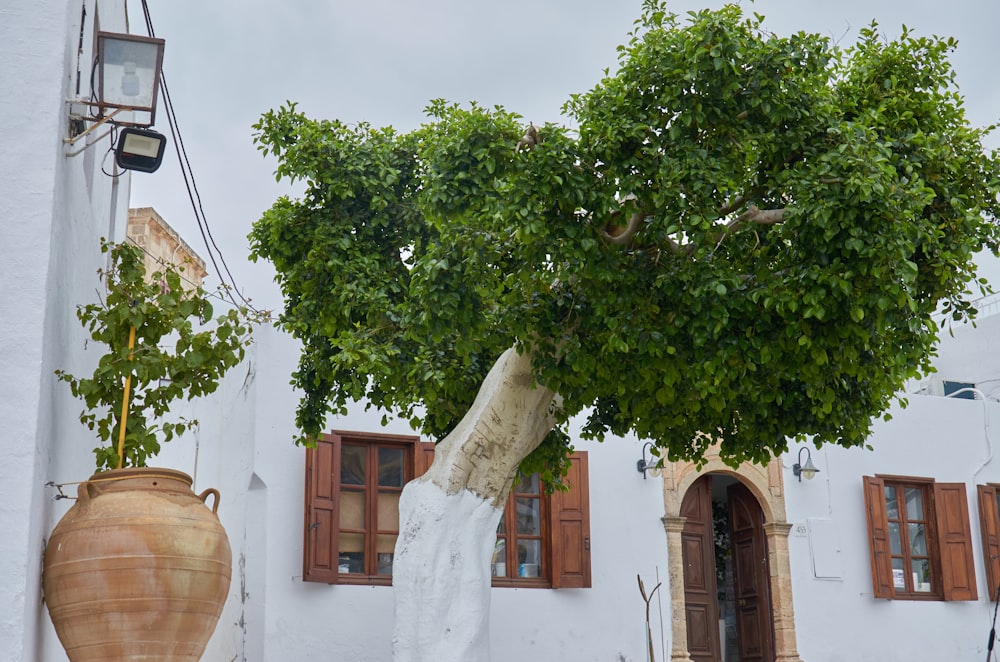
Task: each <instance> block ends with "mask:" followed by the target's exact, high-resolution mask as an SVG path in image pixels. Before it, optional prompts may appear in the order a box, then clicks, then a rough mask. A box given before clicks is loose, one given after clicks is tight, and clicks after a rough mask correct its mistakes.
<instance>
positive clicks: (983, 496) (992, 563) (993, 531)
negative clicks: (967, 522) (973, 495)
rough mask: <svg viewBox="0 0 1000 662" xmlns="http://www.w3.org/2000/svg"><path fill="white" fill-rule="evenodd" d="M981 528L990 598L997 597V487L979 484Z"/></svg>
mask: <svg viewBox="0 0 1000 662" xmlns="http://www.w3.org/2000/svg"><path fill="white" fill-rule="evenodd" d="M978 488H979V528H980V530H981V531H982V532H983V558H984V559H986V584H987V587H988V589H989V598H990V600H995V599H996V598H997V589H998V588H1000V511H998V509H997V488H996V487H994V486H993V485H979V486H978Z"/></svg>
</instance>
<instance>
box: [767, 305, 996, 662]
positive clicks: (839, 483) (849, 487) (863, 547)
mask: <svg viewBox="0 0 1000 662" xmlns="http://www.w3.org/2000/svg"><path fill="white" fill-rule="evenodd" d="M998 329H1000V318H997V317H993V318H989V319H986V320H983V321H982V322H980V324H979V326H978V328H976V329H973V328H971V327H962V328H960V329H958V330H957V331H956V336H955V338H950V337H948V336H945V340H944V345H943V347H942V350H941V354H940V359H939V366H940V367H939V373H938V376H939V377H944V378H946V379H949V380H955V381H969V382H984V383H985V382H987V380H990V379H997V378H1000V356H998V355H997V354H996V353H995V352H992V351H989V349H988V348H989V347H991V346H994V345H995V343H996V341H997V340H998V339H1000V336H998V335H997V333H998ZM997 383H998V384H1000V382H997ZM909 403H910V404H909V406H908V407H907V408H906V409H902V410H900V409H899V408H896V409H894V410H893V411H892V412H891V413H892V416H893V418H892V420H891V421H889V422H884V421H880V422H878V423H877V424H876V426H875V432H874V435H873V436H872V438H871V440H870V443H871V445H872V447H873V450H871V451H869V450H864V449H853V450H845V449H840V448H833V447H830V448H826V449H824V450H821V451H818V452H817V451H816V450H815V449H813V451H812V452H813V461H814V462H815V463H816V466H817V467H818V468H819V469H820V473H819V474H817V475H816V477H815V478H814V479H813V480H812V481H803V482H801V483H799V482H797V481H796V479H795V478H794V477H793V476H792V473H791V471H790V467H791V464H792V463H793V462H795V461H796V460H795V457H794V456H793V455H792V454H789V456H786V457H785V459H784V463H785V466H786V472H785V476H784V478H785V485H786V490H785V498H786V504H787V512H788V519H789V521H790V522H792V523H793V528H792V533H791V537H790V539H789V548H790V554H791V565H792V573H793V577H792V586H793V590H794V596H795V616H796V619H795V621H796V627H797V633H798V644H799V652H800V653H801V656H802V659H803V660H805V661H807V662H841V661H843V662H848V661H849V662H863V661H868V660H870V661H872V662H875V661H878V662H892V661H897V660H898V661H899V662H903V661H910V660H979V659H983V658H984V657H985V654H986V643H987V641H988V635H989V632H990V627H991V619H992V616H993V605H992V603H991V601H990V597H989V596H988V595H987V590H988V589H987V586H986V565H985V562H984V559H983V552H982V544H981V537H980V536H981V533H980V526H979V520H978V507H977V494H976V485H977V484H984V483H989V482H994V483H996V482H1000V457H998V456H1000V404H998V403H997V402H996V401H992V400H991V401H987V402H986V403H985V404H984V402H983V401H981V400H976V401H973V400H962V399H955V398H944V397H941V396H929V395H911V396H909ZM797 448H798V447H795V449H797ZM874 474H890V475H901V476H924V477H930V478H934V479H935V480H936V481H939V482H962V483H965V485H966V491H967V497H968V503H969V511H970V517H971V531H972V543H973V549H974V558H975V566H976V576H977V579H978V580H979V581H978V585H977V588H978V593H979V600H978V601H974V602H937V601H907V600H884V599H875V598H874V597H873V592H872V578H871V564H870V561H869V545H868V534H867V524H866V519H865V504H864V494H863V491H862V476H865V475H874ZM817 575H820V576H817Z"/></svg>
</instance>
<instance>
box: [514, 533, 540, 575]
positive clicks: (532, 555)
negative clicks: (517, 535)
mask: <svg viewBox="0 0 1000 662" xmlns="http://www.w3.org/2000/svg"><path fill="white" fill-rule="evenodd" d="M517 576H518V577H541V576H542V541H541V540H522V541H519V542H518V543H517Z"/></svg>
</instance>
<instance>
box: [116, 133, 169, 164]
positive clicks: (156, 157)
mask: <svg viewBox="0 0 1000 662" xmlns="http://www.w3.org/2000/svg"><path fill="white" fill-rule="evenodd" d="M166 146H167V137H166V136H165V135H163V134H162V133H157V132H156V131H151V130H149V129H136V128H126V129H122V130H121V133H120V134H119V135H118V145H117V146H116V147H115V163H117V164H118V167H119V168H121V169H122V170H138V171H139V172H156V169H157V168H159V167H160V163H162V162H163V152H164V149H165V148H166Z"/></svg>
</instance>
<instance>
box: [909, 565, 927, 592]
mask: <svg viewBox="0 0 1000 662" xmlns="http://www.w3.org/2000/svg"><path fill="white" fill-rule="evenodd" d="M913 590H914V591H915V592H916V593H930V592H931V562H930V560H929V559H914V560H913Z"/></svg>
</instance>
